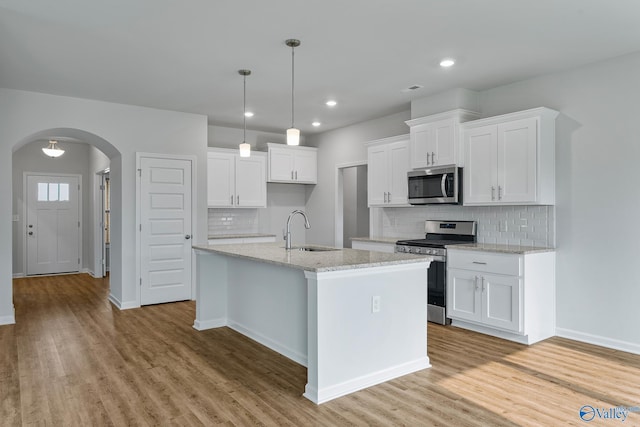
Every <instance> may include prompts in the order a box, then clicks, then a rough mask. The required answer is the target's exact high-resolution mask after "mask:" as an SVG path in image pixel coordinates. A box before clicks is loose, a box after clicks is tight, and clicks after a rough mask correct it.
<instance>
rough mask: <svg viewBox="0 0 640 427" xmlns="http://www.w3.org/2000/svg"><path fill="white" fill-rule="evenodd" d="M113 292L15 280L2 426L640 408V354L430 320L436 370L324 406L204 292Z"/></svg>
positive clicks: (82, 279) (351, 420) (548, 421)
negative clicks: (208, 312)
mask: <svg viewBox="0 0 640 427" xmlns="http://www.w3.org/2000/svg"><path fill="white" fill-rule="evenodd" d="M107 295H108V284H107V283H106V280H96V279H92V278H91V277H90V276H88V275H84V274H80V275H70V276H58V277H42V278H26V279H16V280H15V281H14V302H15V308H16V317H17V324H16V325H8V326H0V399H1V402H0V425H1V426H3V427H4V426H20V425H54V426H76V425H77V426H91V425H96V426H108V425H114V426H125V425H141V426H146V425H207V426H212V425H239V426H245V425H266V426H272V425H273V426H316V425H317V426H347V425H380V426H387V425H406V426H514V425H532V426H558V425H568V424H569V425H585V424H587V423H585V422H584V421H582V420H581V419H580V417H579V409H580V408H581V407H582V406H583V405H591V406H593V407H598V408H609V407H613V406H626V407H633V406H640V356H637V355H632V354H629V353H624V352H619V351H614V350H610V349H604V348H600V347H596V346H591V345H586V344H581V343H577V342H573V341H570V340H566V339H561V338H552V339H549V340H547V341H544V342H542V343H539V344H536V345H533V346H529V347H527V346H523V345H519V344H515V343H511V342H508V341H504V340H500V339H497V338H491V337H487V336H484V335H480V334H475V333H472V332H467V331H464V330H460V329H457V328H453V327H442V326H438V325H432V324H429V327H428V346H429V356H430V358H431V363H432V365H433V367H432V368H431V369H427V370H424V371H421V372H418V373H415V374H411V375H406V376H404V377H401V378H398V379H396V380H393V381H390V382H387V383H385V384H381V385H378V386H374V387H370V388H369V389H366V390H363V391H360V392H357V393H354V394H351V395H349V396H346V397H343V398H339V399H336V400H334V401H331V402H328V403H326V404H323V405H320V406H316V405H315V404H313V403H311V402H310V401H308V400H307V399H305V398H303V397H302V392H303V390H304V386H305V383H306V369H305V368H304V367H302V366H300V365H298V364H296V363H294V362H292V361H290V360H289V359H286V358H285V357H283V356H280V355H279V354H277V353H275V352H273V351H271V350H269V349H267V348H265V347H263V346H261V345H259V344H257V343H255V342H253V341H251V340H250V339H248V338H245V337H244V336H242V335H240V334H238V333H236V332H234V331H232V330H230V329H228V328H220V329H214V330H209V331H203V332H198V331H196V330H194V329H193V328H192V327H191V325H192V324H193V320H194V313H195V304H194V303H193V302H181V303H174V304H163V305H156V306H148V307H143V308H140V309H134V310H126V311H118V310H117V309H115V308H114V307H112V306H111V304H110V303H109V302H108V301H107ZM588 424H589V425H623V426H633V425H640V413H631V414H629V418H628V419H627V420H626V421H625V422H624V423H620V421H619V420H597V419H596V420H594V421H593V422H591V423H588Z"/></svg>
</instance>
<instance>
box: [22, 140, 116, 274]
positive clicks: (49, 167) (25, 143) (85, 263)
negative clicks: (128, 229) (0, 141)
mask: <svg viewBox="0 0 640 427" xmlns="http://www.w3.org/2000/svg"><path fill="white" fill-rule="evenodd" d="M49 139H55V140H58V141H60V142H59V145H60V146H61V147H62V148H64V149H65V150H66V152H65V155H67V156H70V157H73V155H74V154H75V155H76V156H75V157H73V158H74V160H73V161H74V162H77V163H81V162H86V163H87V164H85V165H82V170H83V171H86V173H85V179H84V180H83V185H82V186H83V190H82V194H83V196H84V197H83V200H84V202H83V203H82V204H83V205H84V206H85V208H86V207H88V209H86V210H85V213H84V215H82V218H81V222H80V223H81V224H82V227H81V229H82V235H83V238H82V239H81V244H82V254H83V256H82V263H81V264H82V265H81V271H84V272H89V273H91V274H92V275H94V276H98V273H99V276H101V274H102V269H101V266H100V265H97V264H96V260H95V257H94V254H95V246H96V239H97V238H98V237H99V233H100V231H101V228H102V226H101V224H100V223H99V220H98V219H97V218H99V216H98V213H97V212H96V210H97V209H101V206H100V207H99V206H98V203H97V202H98V200H99V197H100V196H101V194H100V193H99V191H100V189H99V185H100V178H99V177H98V175H96V174H97V173H98V172H101V171H104V169H105V167H108V168H109V170H110V173H109V175H110V187H111V199H112V200H113V201H114V203H113V206H114V209H112V210H111V213H110V215H111V221H110V222H111V230H112V233H111V236H112V237H111V242H110V246H111V252H112V253H113V254H120V253H122V251H121V246H122V240H121V224H122V221H121V216H122V213H121V209H118V207H120V206H121V203H120V202H119V200H120V198H121V194H122V190H121V186H122V176H121V175H122V174H121V160H120V158H121V157H120V152H119V150H118V149H116V148H115V147H114V145H112V144H111V143H110V142H108V141H107V140H105V139H104V138H102V137H100V136H98V135H95V134H93V133H90V132H86V131H83V130H81V129H73V128H51V129H43V130H41V131H39V132H36V133H33V134H31V135H28V136H26V137H24V138H22V139H21V140H20V141H18V142H17V143H15V144H14V146H13V149H12V152H13V156H14V157H13V161H12V167H13V176H12V178H13V181H14V182H13V187H12V188H13V204H14V207H13V212H14V216H13V221H14V227H13V236H12V248H13V250H12V252H13V271H14V277H16V276H18V277H19V276H20V275H24V274H26V269H25V266H26V258H25V257H26V256H27V253H26V245H25V243H24V242H25V240H23V239H24V237H25V236H26V234H25V233H27V232H28V230H26V226H27V224H26V212H25V208H24V206H25V204H24V200H23V199H24V194H25V191H24V184H23V172H24V171H26V170H29V171H30V172H50V171H55V170H57V171H60V166H58V167H57V168H56V167H54V165H55V162H56V161H59V160H60V159H62V158H64V155H63V157H61V158H60V159H51V158H48V157H46V156H44V155H43V154H42V153H41V150H40V148H41V146H42V147H44V146H46V142H47V141H48V140H49ZM78 152H83V153H86V154H84V155H81V156H80V157H78ZM17 159H19V160H17ZM29 159H32V163H29V162H30V160H29ZM69 161H70V160H69V159H67V160H66V162H67V164H68V162H69ZM17 163H19V164H17ZM34 168H35V169H41V170H32V169H34ZM120 268H121V265H120V263H119V262H113V263H112V265H111V271H112V272H113V273H115V274H114V275H113V276H114V277H116V278H119V277H120V274H118V273H119V271H118V270H119V269H120ZM116 280H117V279H116ZM113 285H114V283H113V282H112V283H111V286H113ZM115 285H116V286H118V284H115Z"/></svg>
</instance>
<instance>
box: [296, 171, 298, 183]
mask: <svg viewBox="0 0 640 427" xmlns="http://www.w3.org/2000/svg"><path fill="white" fill-rule="evenodd" d="M297 180H298V171H296V181H297Z"/></svg>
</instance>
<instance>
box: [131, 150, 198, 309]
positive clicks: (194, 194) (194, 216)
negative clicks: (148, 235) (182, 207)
mask: <svg viewBox="0 0 640 427" xmlns="http://www.w3.org/2000/svg"><path fill="white" fill-rule="evenodd" d="M144 158H148V159H165V160H187V161H189V162H191V236H192V237H191V242H192V244H193V242H194V241H197V240H196V233H197V232H196V231H194V230H197V220H198V209H197V207H198V180H197V177H198V171H197V169H196V168H197V164H198V160H197V157H196V156H193V155H186V154H162V153H145V152H136V170H135V176H136V230H135V232H136V252H135V255H136V278H137V279H138V280H137V282H138V285H137V286H136V303H137V307H141V297H140V284H141V283H142V265H141V264H142V255H141V250H142V242H141V237H142V236H141V235H140V230H141V226H142V218H141V216H142V206H141V205H140V201H141V197H140V196H141V194H142V173H141V172H142V168H141V163H142V159H144ZM191 254H192V256H191V300H195V297H196V274H195V273H196V257H195V256H193V250H192V251H191Z"/></svg>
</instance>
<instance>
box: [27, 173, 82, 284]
mask: <svg viewBox="0 0 640 427" xmlns="http://www.w3.org/2000/svg"><path fill="white" fill-rule="evenodd" d="M79 194H80V178H79V177H77V176H38V175H27V228H26V230H25V232H26V233H27V275H34V274H55V273H70V272H77V271H80V220H79V218H80V212H79V209H80V203H79Z"/></svg>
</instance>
